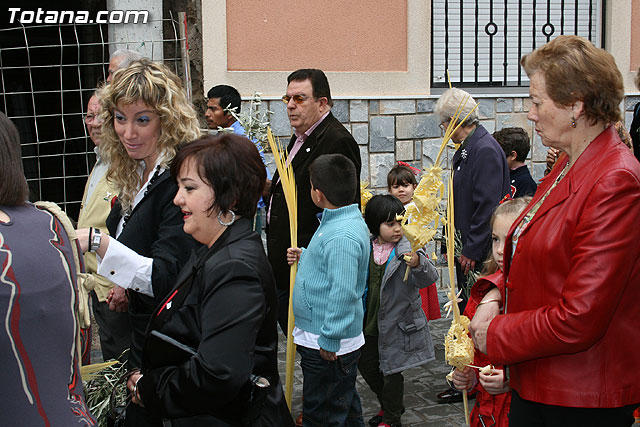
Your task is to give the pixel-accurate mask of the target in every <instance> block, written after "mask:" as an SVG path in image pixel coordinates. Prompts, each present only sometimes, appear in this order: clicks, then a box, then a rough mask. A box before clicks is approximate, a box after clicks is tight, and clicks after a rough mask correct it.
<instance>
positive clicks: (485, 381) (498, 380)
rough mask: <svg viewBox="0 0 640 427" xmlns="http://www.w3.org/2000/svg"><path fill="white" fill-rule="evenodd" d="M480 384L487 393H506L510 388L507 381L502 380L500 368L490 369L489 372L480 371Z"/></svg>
mask: <svg viewBox="0 0 640 427" xmlns="http://www.w3.org/2000/svg"><path fill="white" fill-rule="evenodd" d="M480 384H482V387H484V389H485V390H487V392H488V393H489V394H500V393H506V392H508V391H509V390H511V387H509V383H508V382H505V381H504V371H503V370H502V369H495V368H494V369H492V370H491V372H490V373H489V374H483V373H482V372H480Z"/></svg>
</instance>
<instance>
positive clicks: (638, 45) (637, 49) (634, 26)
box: [629, 0, 640, 71]
mask: <svg viewBox="0 0 640 427" xmlns="http://www.w3.org/2000/svg"><path fill="white" fill-rule="evenodd" d="M629 66H630V68H631V69H630V70H629V71H637V70H638V67H640V1H638V0H634V1H632V2H631V58H630V64H629Z"/></svg>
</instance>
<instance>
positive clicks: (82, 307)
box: [35, 201, 91, 361]
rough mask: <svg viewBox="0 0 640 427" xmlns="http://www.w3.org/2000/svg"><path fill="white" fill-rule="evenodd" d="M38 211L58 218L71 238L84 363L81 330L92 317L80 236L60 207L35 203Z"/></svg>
mask: <svg viewBox="0 0 640 427" xmlns="http://www.w3.org/2000/svg"><path fill="white" fill-rule="evenodd" d="M35 205H36V207H37V208H38V209H42V210H46V211H47V212H49V213H50V214H52V215H53V216H55V217H56V219H57V220H58V221H60V224H62V227H63V228H64V231H65V232H66V233H67V236H69V243H70V245H69V246H71V251H72V252H73V261H74V263H75V266H76V277H77V288H78V294H77V295H78V311H77V313H76V319H77V321H78V331H77V334H76V336H77V348H78V357H79V359H78V361H82V345H81V338H80V328H82V329H88V328H89V326H91V317H90V314H89V293H88V292H87V290H86V289H85V287H84V281H85V280H86V278H87V274H86V273H84V272H83V271H82V266H83V265H84V264H83V263H82V261H81V258H80V257H81V254H80V251H79V249H78V247H79V245H78V243H77V241H78V236H77V234H76V230H75V228H74V227H73V224H72V223H71V220H70V219H69V217H68V216H67V214H65V213H64V212H63V211H62V209H60V207H59V206H58V205H56V204H55V203H53V202H44V201H39V202H36V203H35Z"/></svg>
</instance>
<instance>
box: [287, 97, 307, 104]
mask: <svg viewBox="0 0 640 427" xmlns="http://www.w3.org/2000/svg"><path fill="white" fill-rule="evenodd" d="M292 99H293V102H295V103H296V104H298V105H300V104H302V103H304V101H306V100H307V99H309V97H308V96H306V95H293V96H289V95H282V102H284V103H285V104H288V103H289V101H290V100H292Z"/></svg>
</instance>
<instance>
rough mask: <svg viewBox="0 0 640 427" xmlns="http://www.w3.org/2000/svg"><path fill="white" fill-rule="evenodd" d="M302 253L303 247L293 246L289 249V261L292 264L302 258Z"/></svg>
mask: <svg viewBox="0 0 640 427" xmlns="http://www.w3.org/2000/svg"><path fill="white" fill-rule="evenodd" d="M301 253H302V249H300V248H296V247H293V248H289V249H287V263H289V265H291V264H293V263H294V262H296V261H298V260H299V259H300V254H301Z"/></svg>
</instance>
